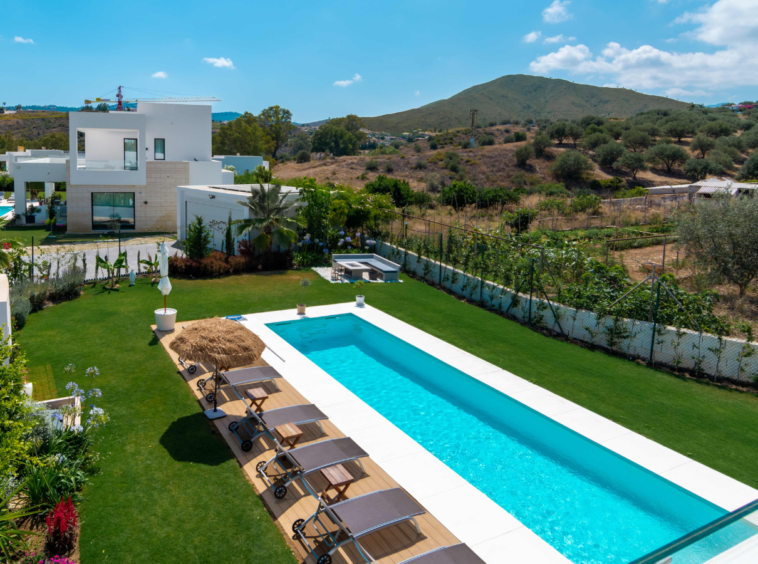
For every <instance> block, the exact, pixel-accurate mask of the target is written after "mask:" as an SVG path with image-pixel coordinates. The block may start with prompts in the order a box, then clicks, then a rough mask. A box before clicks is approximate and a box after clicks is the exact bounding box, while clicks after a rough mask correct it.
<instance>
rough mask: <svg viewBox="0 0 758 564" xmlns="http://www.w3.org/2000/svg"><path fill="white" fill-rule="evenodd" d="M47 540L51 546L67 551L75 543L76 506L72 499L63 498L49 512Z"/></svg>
mask: <svg viewBox="0 0 758 564" xmlns="http://www.w3.org/2000/svg"><path fill="white" fill-rule="evenodd" d="M45 523H46V524H47V542H48V544H49V545H50V547H51V548H54V549H55V550H59V551H67V550H69V549H70V548H71V546H72V545H73V544H74V538H75V536H76V523H77V517H76V508H75V507H74V504H73V503H72V501H71V497H69V498H68V499H67V500H64V499H63V498H61V500H60V501H59V502H58V503H56V504H55V507H54V508H53V510H52V511H51V512H50V513H48V514H47V519H46V521H45Z"/></svg>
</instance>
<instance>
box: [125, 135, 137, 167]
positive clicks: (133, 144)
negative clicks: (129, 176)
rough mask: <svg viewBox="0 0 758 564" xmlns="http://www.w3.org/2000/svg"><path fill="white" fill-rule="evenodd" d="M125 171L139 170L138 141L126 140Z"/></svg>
mask: <svg viewBox="0 0 758 564" xmlns="http://www.w3.org/2000/svg"><path fill="white" fill-rule="evenodd" d="M124 170H137V140H136V139H124Z"/></svg>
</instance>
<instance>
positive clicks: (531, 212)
mask: <svg viewBox="0 0 758 564" xmlns="http://www.w3.org/2000/svg"><path fill="white" fill-rule="evenodd" d="M535 217H537V210H535V209H533V208H518V209H517V210H516V211H513V212H505V213H504V214H503V222H504V223H505V224H506V225H507V226H508V227H510V228H511V229H513V230H514V231H515V232H516V233H519V234H521V233H523V232H525V231H529V224H530V223H532V221H533V220H534V218H535Z"/></svg>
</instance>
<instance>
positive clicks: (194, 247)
mask: <svg viewBox="0 0 758 564" xmlns="http://www.w3.org/2000/svg"><path fill="white" fill-rule="evenodd" d="M212 244H213V237H212V236H211V230H210V229H208V226H207V225H205V221H204V220H203V218H202V216H199V215H197V216H195V219H194V220H193V221H192V222H191V223H190V224H189V225H188V226H187V235H186V236H185V237H184V254H186V255H187V258H191V259H193V260H199V259H204V258H205V257H207V256H208V255H209V254H210V252H211V245H212Z"/></svg>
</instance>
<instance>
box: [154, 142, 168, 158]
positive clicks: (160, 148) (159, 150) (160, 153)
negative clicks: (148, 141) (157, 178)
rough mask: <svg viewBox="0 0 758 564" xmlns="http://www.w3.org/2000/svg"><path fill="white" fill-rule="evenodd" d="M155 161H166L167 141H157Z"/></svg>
mask: <svg viewBox="0 0 758 564" xmlns="http://www.w3.org/2000/svg"><path fill="white" fill-rule="evenodd" d="M155 160H156V161H165V160H166V140H165V139H156V140H155Z"/></svg>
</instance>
